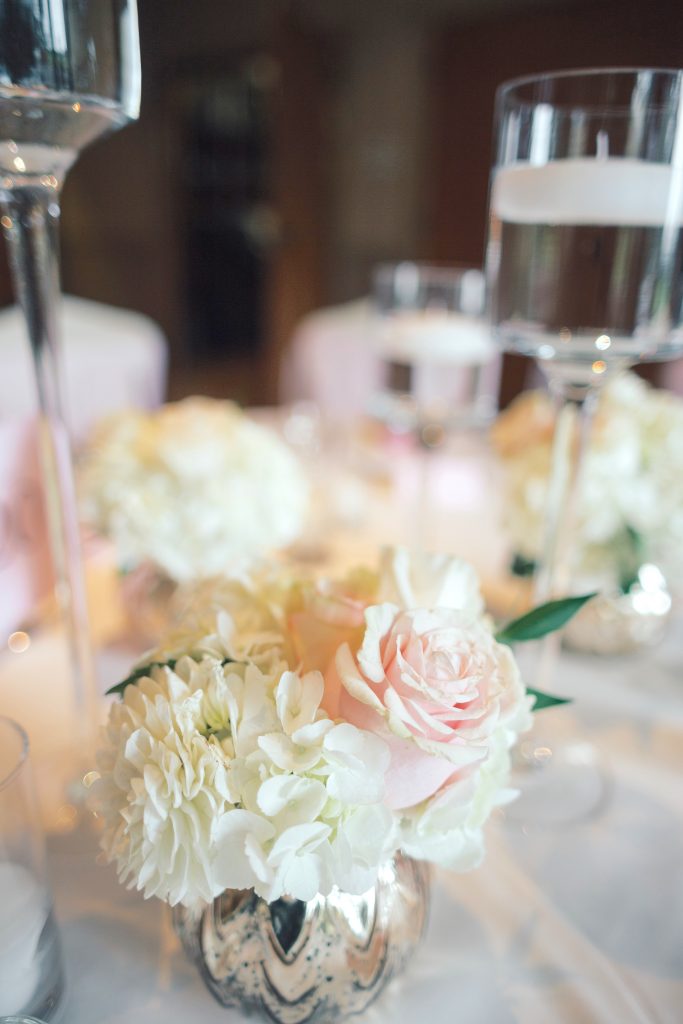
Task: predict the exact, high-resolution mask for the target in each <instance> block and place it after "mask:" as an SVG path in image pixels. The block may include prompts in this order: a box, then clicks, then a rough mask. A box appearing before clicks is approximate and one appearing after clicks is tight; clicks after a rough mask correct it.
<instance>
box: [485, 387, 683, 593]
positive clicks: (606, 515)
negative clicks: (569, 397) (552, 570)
mask: <svg viewBox="0 0 683 1024" xmlns="http://www.w3.org/2000/svg"><path fill="white" fill-rule="evenodd" d="M553 424H554V416H553V406H552V401H551V399H550V397H549V395H548V394H547V393H546V392H543V391H531V392H525V393H524V394H523V395H520V396H519V397H518V398H517V399H516V400H515V401H514V402H513V403H512V405H511V406H510V407H509V408H508V409H506V410H505V411H504V412H503V413H501V414H500V416H499V417H498V420H497V421H496V423H495V424H494V426H493V429H492V438H493V443H494V447H495V448H496V449H497V451H498V453H499V455H500V456H501V459H502V462H503V467H504V474H505V481H506V504H505V518H506V523H507V527H508V530H509V533H510V539H511V543H512V548H513V551H514V553H515V554H516V556H518V559H517V560H518V564H520V563H521V565H520V568H522V569H523V568H524V563H529V565H530V566H531V565H533V563H534V562H535V560H536V559H537V558H538V557H539V555H540V551H541V540H542V529H543V519H544V508H545V500H546V493H547V486H548V477H549V472H550V458H551V445H552V435H553ZM577 530H578V544H579V550H580V555H579V565H578V570H579V572H580V573H581V574H582V575H583V576H584V577H591V578H594V579H595V578H599V577H601V576H607V575H614V574H616V578H617V582H618V584H619V585H620V586H621V587H622V589H628V585H629V582H630V580H631V579H632V577H633V573H634V572H636V571H637V569H638V567H639V566H640V565H641V564H642V563H643V562H645V561H648V560H655V561H659V562H660V563H661V564H662V566H663V567H664V568H665V570H666V569H667V568H669V567H671V568H672V571H675V572H680V569H681V568H682V567H683V561H682V559H681V553H682V552H683V402H681V400H680V399H679V398H677V397H676V396H674V395H672V394H671V393H669V392H666V391H663V390H658V389H655V388H653V387H651V386H650V385H648V384H647V383H646V382H645V381H643V380H642V379H641V378H640V377H638V376H636V375H635V374H633V373H625V374H623V375H621V376H620V377H617V378H616V379H615V380H614V381H613V382H611V383H610V384H608V385H607V386H606V387H605V389H604V391H603V393H602V395H601V397H600V400H599V405H598V409H597V412H596V417H595V423H594V428H593V431H592V434H591V438H590V442H589V448H588V452H587V453H586V459H585V467H584V472H583V479H582V483H581V492H580V496H579V502H578V526H577Z"/></svg>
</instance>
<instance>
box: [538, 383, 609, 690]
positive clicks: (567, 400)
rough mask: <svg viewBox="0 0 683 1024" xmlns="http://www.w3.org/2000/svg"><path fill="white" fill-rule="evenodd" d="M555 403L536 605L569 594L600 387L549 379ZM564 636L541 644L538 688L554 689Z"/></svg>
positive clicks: (551, 635) (543, 641)
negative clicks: (581, 494) (587, 457)
mask: <svg viewBox="0 0 683 1024" xmlns="http://www.w3.org/2000/svg"><path fill="white" fill-rule="evenodd" d="M548 383H549V387H550V392H551V394H552V395H553V398H554V400H555V433H554V436H553V445H552V452H551V463H550V479H549V482H548V495H547V500H546V511H545V525H544V535H543V547H542V553H541V561H540V565H539V569H538V572H537V573H536V578H535V580H534V604H535V605H538V604H543V603H544V602H545V601H550V600H551V599H552V598H555V597H564V596H568V595H569V594H570V593H571V586H572V581H573V569H574V563H575V560H576V554H577V548H576V524H577V512H578V505H579V500H580V497H579V495H580V489H581V474H582V470H583V465H584V461H585V454H586V449H587V446H588V439H589V436H590V429H591V424H592V421H593V414H594V411H595V405H596V402H597V396H598V389H597V388H595V387H591V386H588V385H580V386H577V385H573V384H570V383H568V382H567V381H566V380H564V379H559V380H558V379H555V378H552V377H551V378H550V379H549V382H548ZM560 641H561V634H560V633H550V634H549V635H548V636H546V637H544V638H543V640H541V641H540V645H539V650H538V660H537V663H536V673H535V676H536V678H535V684H536V686H537V688H538V689H540V690H547V689H552V686H553V677H554V675H555V665H556V663H557V658H558V655H559V649H560Z"/></svg>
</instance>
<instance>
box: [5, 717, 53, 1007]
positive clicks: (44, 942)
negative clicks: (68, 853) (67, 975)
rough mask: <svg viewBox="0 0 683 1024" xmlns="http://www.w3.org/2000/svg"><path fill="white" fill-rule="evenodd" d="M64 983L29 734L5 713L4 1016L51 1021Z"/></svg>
mask: <svg viewBox="0 0 683 1024" xmlns="http://www.w3.org/2000/svg"><path fill="white" fill-rule="evenodd" d="M63 991H64V972H63V968H62V955H61V948H60V943H59V933H58V931H57V925H56V923H55V920H54V916H53V913H52V898H51V895H50V890H49V886H48V884H47V879H46V872H45V848H44V840H43V832H42V828H41V825H40V816H39V812H38V803H37V798H36V793H35V789H34V785H33V779H32V776H31V765H30V762H29V742H28V737H27V735H26V733H25V732H24V730H23V729H22V728H21V726H19V725H17V723H16V722H13V721H12V720H11V719H10V718H5V717H4V716H0V1020H11V1019H13V1018H15V1017H16V1018H18V1019H20V1020H21V1019H24V1016H25V1015H26V1014H28V1015H29V1019H30V1018H31V1017H38V1018H40V1019H42V1020H45V1021H49V1020H51V1019H53V1018H54V1017H55V1015H56V1013H57V1010H58V1008H59V1003H60V1000H61V997H62V994H63ZM3 1015H4V1016H3Z"/></svg>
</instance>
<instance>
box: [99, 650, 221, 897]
mask: <svg viewBox="0 0 683 1024" xmlns="http://www.w3.org/2000/svg"><path fill="white" fill-rule="evenodd" d="M200 673H201V674H203V675H205V674H206V673H205V671H204V670H203V669H201V668H199V671H198V667H197V666H196V665H195V664H194V663H193V662H191V661H190V660H189V659H185V660H184V662H183V663H182V664H181V665H179V666H178V672H177V673H176V672H173V671H172V670H171V669H168V668H157V669H154V670H153V672H152V674H151V676H150V677H146V678H143V679H141V680H140V681H139V682H138V684H137V685H135V686H129V687H127V689H126V693H125V696H124V699H123V701H121V702H118V701H117V702H115V703H114V704H113V705H112V708H111V712H110V716H109V722H108V724H107V726H106V729H105V730H104V736H103V743H102V745H101V750H100V753H99V756H98V768H99V772H100V779H99V781H98V782H96V783H95V785H94V787H93V801H94V806H95V808H96V809H97V811H98V812H99V814H100V817H101V819H102V821H103V825H104V829H103V833H102V839H101V845H102V848H103V850H104V851H105V853H106V854H107V856H108V858H109V859H110V860H113V861H115V862H116V864H117V867H118V872H119V878H120V880H121V881H123V882H128V883H129V884H130V885H135V886H136V887H137V888H138V889H142V890H143V891H144V894H145V896H146V897H147V896H159V897H160V898H161V899H164V900H167V901H168V902H169V903H170V904H171V905H175V904H176V903H180V902H182V903H186V904H188V905H189V904H193V903H197V902H206V901H208V900H211V899H212V898H213V897H214V896H215V895H216V893H217V891H218V890H216V887H215V883H214V879H213V872H212V867H211V848H212V843H213V833H214V829H215V825H216V821H217V820H218V819H219V818H220V816H221V815H222V814H223V812H224V811H225V809H226V808H227V807H229V806H231V801H232V799H233V798H234V797H235V796H236V795H237V794H235V793H231V792H230V786H229V781H228V773H227V770H226V768H227V766H226V762H225V758H224V756H223V753H222V751H221V749H220V746H219V744H218V742H217V740H216V739H215V738H214V737H212V736H210V735H209V736H206V735H203V734H202V731H201V726H202V714H201V705H202V701H201V686H202V684H203V682H204V680H201V679H200V678H198V675H199V674H200Z"/></svg>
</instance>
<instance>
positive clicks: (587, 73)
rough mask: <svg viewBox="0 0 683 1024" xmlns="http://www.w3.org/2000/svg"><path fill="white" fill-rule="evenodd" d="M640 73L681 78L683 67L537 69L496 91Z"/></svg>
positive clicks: (510, 81)
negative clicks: (570, 80)
mask: <svg viewBox="0 0 683 1024" xmlns="http://www.w3.org/2000/svg"><path fill="white" fill-rule="evenodd" d="M642 74H648V75H657V76H659V77H661V78H670V79H676V78H678V79H681V78H683V68H672V67H663V68H655V67H647V66H646V65H643V66H637V65H630V66H626V67H618V66H609V67H602V68H601V67H586V68H566V69H560V70H557V71H539V72H536V73H534V74H529V75H519V76H518V77H517V78H509V79H507V80H506V81H504V82H501V83H500V85H499V86H498V88H497V93H498V94H499V96H505V95H509V94H510V93H513V92H514V91H515V90H517V89H521V88H523V87H524V86H526V85H532V84H533V83H535V82H544V81H545V82H559V81H562V80H566V79H572V78H598V77H603V78H609V77H615V78H616V77H622V78H626V77H628V76H629V75H630V76H631V77H635V76H637V75H642Z"/></svg>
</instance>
